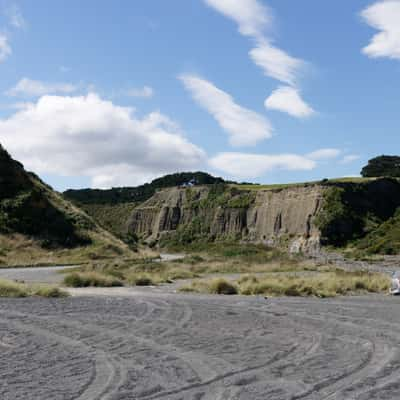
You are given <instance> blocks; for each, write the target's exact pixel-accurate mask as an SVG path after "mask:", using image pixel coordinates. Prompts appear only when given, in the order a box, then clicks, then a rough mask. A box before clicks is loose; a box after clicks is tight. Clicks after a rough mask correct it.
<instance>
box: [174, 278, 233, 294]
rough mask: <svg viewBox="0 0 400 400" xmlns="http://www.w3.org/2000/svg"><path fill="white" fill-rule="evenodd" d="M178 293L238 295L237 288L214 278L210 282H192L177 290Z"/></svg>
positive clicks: (224, 280) (225, 281)
mask: <svg viewBox="0 0 400 400" xmlns="http://www.w3.org/2000/svg"><path fill="white" fill-rule="evenodd" d="M179 291H180V292H194V293H210V294H224V295H235V294H238V287H237V286H236V285H235V284H234V283H232V282H229V281H227V280H226V279H222V278H215V279H212V280H211V281H194V282H192V283H191V284H190V285H187V286H183V287H181V288H179Z"/></svg>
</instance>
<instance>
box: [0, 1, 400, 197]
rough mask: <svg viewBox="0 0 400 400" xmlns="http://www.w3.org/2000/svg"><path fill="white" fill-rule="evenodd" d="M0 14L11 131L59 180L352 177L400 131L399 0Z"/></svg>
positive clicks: (4, 115)
mask: <svg viewBox="0 0 400 400" xmlns="http://www.w3.org/2000/svg"><path fill="white" fill-rule="evenodd" d="M39 4H40V5H39ZM0 11H1V18H0V71H1V76H2V79H1V82H0V142H1V143H3V144H4V145H5V147H6V148H7V149H8V150H9V151H10V152H11V154H12V155H13V156H14V157H16V158H18V159H19V160H21V161H22V162H23V163H24V164H25V165H26V167H27V168H29V169H32V170H34V171H35V172H37V173H39V174H40V175H41V176H42V177H43V178H44V179H45V180H47V181H48V182H49V183H50V184H51V185H53V186H54V187H55V188H57V189H59V190H63V189H65V188H68V187H75V188H78V187H89V186H92V187H111V186H119V185H136V184H139V183H143V182H145V181H148V180H149V179H152V178H154V177H156V176H159V175H162V174H165V173H169V172H175V171H183V170H206V171H209V172H211V173H214V174H216V175H220V176H224V177H227V178H232V179H237V180H241V181H255V182H261V183H278V182H294V181H306V180H315V179H321V178H325V177H338V176H352V175H357V174H358V173H359V171H360V169H361V167H362V166H363V165H364V164H365V163H366V161H367V160H368V159H369V158H371V157H374V156H376V155H380V154H384V153H385V154H395V153H396V152H397V149H398V146H399V144H400V139H399V134H398V133H399V132H398V125H399V124H398V122H399V117H398V110H397V108H398V76H399V72H400V63H399V61H400V29H399V28H398V27H397V25H398V24H397V22H396V21H398V20H399V19H400V1H399V0H386V1H375V2H374V1H362V0H352V1H347V0H341V1H336V2H326V1H324V2H322V1H320V0H304V1H301V2H300V1H293V0H185V1H182V0H169V1H162V0H136V1H134V2H133V1H122V0H120V1H113V2H110V1H105V0H104V1H103V0H96V1H94V0H85V1H84V2H82V1H77V0H68V1H57V2H54V1H50V0H41V1H40V2H33V1H28V0H26V1H23V0H20V1H19V2H15V1H11V0H10V1H8V0H0Z"/></svg>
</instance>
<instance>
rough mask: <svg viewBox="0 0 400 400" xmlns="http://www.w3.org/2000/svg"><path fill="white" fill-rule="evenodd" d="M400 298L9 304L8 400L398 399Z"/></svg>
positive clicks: (0, 376) (122, 297)
mask: <svg viewBox="0 0 400 400" xmlns="http://www.w3.org/2000/svg"><path fill="white" fill-rule="evenodd" d="M399 320H400V299H399V298H392V297H388V296H372V297H368V298H343V299H335V300H314V299H307V300H305V299H273V300H268V301H266V300H264V299H263V298H243V297H213V296H195V295H182V294H179V295H178V294H166V293H161V292H157V291H155V290H151V289H150V290H142V291H140V290H134V289H125V288H120V289H118V288H117V289H108V290H103V289H101V290H97V291H96V290H95V289H93V290H92V291H89V292H88V291H86V292H84V291H82V290H81V291H80V290H76V291H75V292H74V296H73V297H70V298H67V299H53V300H49V299H38V298H35V299H21V300H11V299H1V300H0V354H1V356H0V398H1V399H2V400H15V399H21V400H22V399H23V400H30V399H32V400H38V399H40V400H46V399H49V400H50V399H51V400H58V399H60V400H61V399H62V400H67V399H79V400H96V399H102V400H103V399H104V400H106V399H110V400H111V399H112V400H122V399H146V400H150V399H171V400H192V399H193V400H229V399H232V400H233V399H238V400H239V399H240V400H242V399H243V400H252V399H254V400H256V399H257V400H261V399H262V400H265V399H268V400H274V399H280V400H283V399H292V400H294V399H310V400H311V399H312V400H321V399H332V400H333V399H335V400H351V399H358V400H367V399H368V400H371V399H398V398H399V391H400V369H399V366H400V350H399V342H400V333H399V330H400V323H399V322H398V321H399Z"/></svg>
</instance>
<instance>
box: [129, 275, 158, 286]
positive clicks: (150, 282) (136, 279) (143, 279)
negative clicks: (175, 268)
mask: <svg viewBox="0 0 400 400" xmlns="http://www.w3.org/2000/svg"><path fill="white" fill-rule="evenodd" d="M126 281H127V283H128V284H129V285H132V286H156V285H158V284H159V283H160V280H159V279H156V278H155V277H154V276H151V275H149V274H143V273H133V274H130V275H128V277H127V279H126Z"/></svg>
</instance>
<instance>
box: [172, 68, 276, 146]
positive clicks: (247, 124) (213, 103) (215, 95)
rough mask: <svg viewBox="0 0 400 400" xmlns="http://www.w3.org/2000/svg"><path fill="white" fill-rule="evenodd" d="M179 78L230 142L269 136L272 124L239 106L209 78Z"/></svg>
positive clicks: (243, 142) (252, 142)
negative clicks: (215, 121)
mask: <svg viewBox="0 0 400 400" xmlns="http://www.w3.org/2000/svg"><path fill="white" fill-rule="evenodd" d="M180 79H181V81H182V82H183V83H184V85H185V87H186V89H187V90H189V91H190V93H191V94H192V96H193V98H194V100H195V101H196V102H197V103H198V104H199V105H200V106H201V107H203V108H204V109H206V110H207V111H208V112H209V113H210V114H211V115H212V116H213V117H214V118H215V119H216V120H217V122H218V124H219V125H220V126H221V128H222V129H224V130H225V131H226V132H227V133H228V134H229V135H230V143H231V144H232V145H233V146H252V145H255V144H256V143H257V142H259V141H261V140H263V139H267V138H270V137H271V136H272V127H271V125H270V123H269V121H268V120H267V119H266V118H265V117H263V116H262V115H260V114H257V113H256V112H254V111H251V110H248V109H247V108H244V107H241V106H240V105H238V104H237V103H235V100H234V99H233V98H232V96H230V95H229V94H228V93H226V92H224V91H222V90H221V89H218V88H217V87H216V86H214V85H213V84H212V83H211V82H209V81H206V80H205V79H202V78H200V77H198V76H196V75H182V76H181V77H180Z"/></svg>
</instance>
